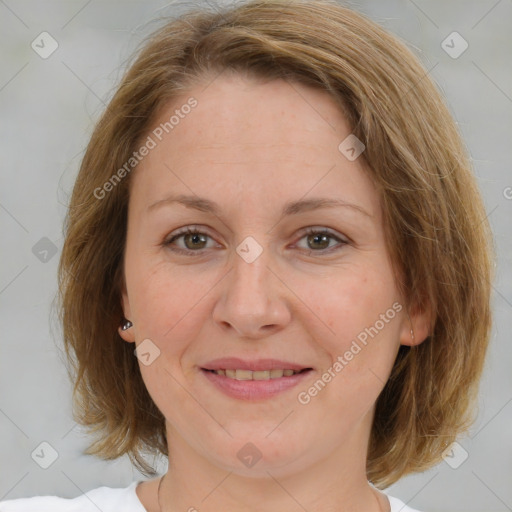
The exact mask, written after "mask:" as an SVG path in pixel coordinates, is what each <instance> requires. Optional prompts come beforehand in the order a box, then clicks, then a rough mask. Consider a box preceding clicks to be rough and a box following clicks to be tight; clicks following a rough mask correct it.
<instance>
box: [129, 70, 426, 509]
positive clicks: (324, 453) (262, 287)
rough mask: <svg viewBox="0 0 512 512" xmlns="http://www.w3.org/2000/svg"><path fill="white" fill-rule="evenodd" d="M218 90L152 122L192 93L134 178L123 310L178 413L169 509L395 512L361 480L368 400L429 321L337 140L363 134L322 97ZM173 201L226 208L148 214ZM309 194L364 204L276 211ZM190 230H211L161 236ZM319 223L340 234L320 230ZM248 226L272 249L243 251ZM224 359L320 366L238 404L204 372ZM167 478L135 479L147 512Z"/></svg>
mask: <svg viewBox="0 0 512 512" xmlns="http://www.w3.org/2000/svg"><path fill="white" fill-rule="evenodd" d="M209 82H210V81H209V80H205V81H204V85H200V86H195V87H194V88H192V89H190V91H189V92H188V93H187V94H184V95H183V96H182V97H180V98H176V99H175V101H173V103H172V104H169V105H166V107H165V109H163V110H162V111H161V112H160V116H159V119H158V120H157V122H156V123H155V125H158V124H159V123H160V122H165V121H166V120H168V119H169V117H170V116H171V115H172V113H173V112H174V110H175V109H176V108H179V107H180V105H183V104H184V103H186V101H187V99H188V98H189V97H190V96H193V97H194V98H196V99H197V101H198V105H197V106H196V107H195V108H194V109H193V110H192V111H191V112H190V114H188V115H187V116H186V117H185V118H184V119H181V120H180V123H179V124H178V125H177V126H175V127H174V129H173V131H172V132H171V133H169V134H168V135H166V136H165V137H164V138H163V140H162V141H161V142H159V144H158V145H157V146H156V147H155V148H154V149H152V150H151V151H150V152H149V154H148V155H147V156H146V157H145V158H144V159H143V160H142V162H141V163H140V164H139V166H138V167H137V169H136V171H134V173H133V175H132V178H131V179H132V180H133V181H132V183H131V194H130V202H129V214H128V234H127V241H126V252H125V262H124V263H125V288H124V293H123V309H124V313H125V317H126V318H127V319H129V320H131V321H132V322H133V324H134V325H133V327H132V328H131V329H128V330H127V331H121V330H120V334H121V336H122V337H123V339H124V340H125V341H126V342H129V343H134V342H135V343H136V344H137V345H139V344H140V343H141V342H142V341H143V340H145V339H148V338H149V339H150V340H151V341H152V342H153V343H154V344H155V345H156V346H157V347H158V348H159V350H160V356H159V357H158V358H156V359H155V360H154V362H152V363H151V364H150V365H148V366H146V365H143V364H142V363H139V364H140V369H141V372H142V376H143V379H144V382H145V384H146V386H147V388H148V391H149V393H150V395H151V397H152V398H153V400H154V401H155V403H156V404H157V406H158V407H159V409H160V410H161V411H162V413H163V414H164V416H165V418H166V429H167V439H168V442H169V446H170V460H169V470H168V472H167V474H166V475H165V478H164V480H163V484H162V489H161V498H162V509H163V510H165V511H178V510H180V511H184V510H189V509H191V507H195V508H196V509H198V510H201V512H209V511H218V510H223V511H227V512H230V511H233V512H234V511H239V510H244V511H263V510H265V511H271V512H273V511H282V510H287V511H302V510H303V509H306V510H308V511H310V512H315V511H322V512H326V511H334V510H336V511H341V510H343V511H345V510H346V511H348V510H350V511H365V512H373V511H378V510H388V509H389V502H388V500H387V498H386V497H385V496H384V495H383V494H381V493H379V492H377V491H376V490H375V489H374V488H373V487H371V486H370V485H369V484H368V482H367V479H366V473H365V464H366V454H367V444H368V439H369V436H370V430H371V423H372V417H373V413H374V405H375V402H376V399H377V397H378V395H379V393H380V391H381V390H382V388H383V386H384V384H385V382H386V380H387V378H388V377H389V374H390V372H391V369H392V366H393V362H394V359H395V357H396V354H397V351H398V348H399V346H400V344H406V345H412V344H417V343H421V342H422V341H423V340H424V339H425V338H426V336H427V334H428V326H427V321H426V317H425V316H424V315H422V314H421V313H417V314H414V315H411V316H410V318H409V317H408V315H407V313H406V311H407V309H408V308H407V305H406V304H404V302H403V299H402V297H401V296H400V294H399V292H398V290H397V287H396V285H395V280H394V277H393V271H392V267H391V262H390V260H389V256H388V253H387V251H386V246H385V239H384V230H383V225H382V214H381V211H380V208H381V207H380V202H379V197H378V195H377V192H376V190H375V187H374V185H373V183H372V181H371V179H370V178H369V176H368V174H367V172H366V171H365V169H364V165H365V164H364V161H363V158H358V159H356V160H355V161H353V162H352V161H349V160H348V159H347V158H345V156H344V155H343V154H342V153H341V152H340V151H339V150H338V145H339V144H340V142H341V141H343V140H344V139H345V138H346V137H347V136H348V135H349V134H350V133H351V130H350V127H349V126H348V124H347V122H346V120H345V119H344V117H343V115H342V114H341V112H340V110H339V108H338V107H337V106H336V104H335V103H334V101H333V100H332V99H331V97H330V96H329V95H328V94H327V93H326V92H323V91H320V90H317V89H314V88H310V87H308V86H305V85H300V84H297V83H289V82H286V81H283V80H272V81H268V82H261V81H256V80H254V79H252V78H247V77H242V76H240V75H236V74H228V73H226V72H225V73H223V74H221V75H220V76H219V77H217V78H216V79H215V80H214V81H213V82H211V83H210V84H209V85H206V84H208V83H209ZM171 193H172V194H187V195H195V196H200V197H204V198H207V199H209V200H211V201H215V202H216V203H217V204H218V205H219V209H220V211H219V213H218V215H214V214H212V213H206V212H202V211H199V210H196V209H192V208H187V207H185V206H183V205H180V204H178V203H172V204H164V205H160V206H158V207H155V208H153V209H151V210H150V211H148V206H150V205H152V204H153V203H155V202H157V201H160V200H162V199H164V198H166V197H168V196H169V195H170V194H171ZM313 197H315V198H316V197H325V198H331V199H342V200H344V201H345V202H347V203H350V204H353V205H356V206H357V207H358V208H360V209H363V210H364V211H365V212H366V214H365V213H361V212H360V211H359V210H358V209H357V208H352V207H347V206H337V207H333V208H322V209H315V210H310V211H304V212H301V213H298V214H291V215H287V216H286V217H281V210H282V208H283V206H284V204H285V203H287V202H288V201H296V200H300V199H310V198H313ZM187 226H193V227H194V226H195V227H197V228H198V231H200V232H201V233H204V234H205V235H207V237H206V238H205V239H200V240H199V242H198V241H197V239H195V240H194V239H191V238H190V237H186V236H184V237H181V238H179V239H177V240H175V241H174V242H173V243H172V245H166V243H165V242H166V241H168V240H169V239H170V238H171V236H172V235H173V234H175V233H176V231H178V229H179V228H183V227H187ZM307 227H315V228H318V231H321V230H322V229H323V230H325V229H328V230H329V231H330V232H332V234H333V236H332V237H331V238H327V239H326V240H325V239H324V240H323V241H322V239H320V241H318V239H316V240H315V238H314V235H313V236H309V237H308V235H307V234H305V233H304V228H307ZM247 236H251V237H253V238H254V239H255V240H256V241H257V242H258V244H259V245H260V246H261V248H262V253H261V255H260V256H259V257H258V258H257V259H256V260H255V261H254V262H252V263H247V262H246V261H245V260H244V259H242V257H240V256H239V254H238V253H237V252H236V247H237V246H238V245H239V244H240V243H241V242H242V240H244V239H245V237H247ZM336 237H337V238H338V239H340V240H342V241H346V243H340V242H339V241H338V239H337V238H336ZM201 240H203V241H201ZM204 240H206V243H204ZM196 247H198V248H199V249H197V248H196ZM172 248H181V249H183V250H187V249H188V253H189V254H192V256H188V255H184V254H178V253H176V252H173V250H172ZM333 248H334V249H333ZM194 251H195V252H194ZM394 303H399V304H400V305H402V306H403V308H402V310H401V311H400V312H399V313H397V314H396V316H395V317H394V318H393V319H392V320H390V321H389V322H388V323H386V325H385V327H384V328H383V329H381V330H380V331H379V333H378V335H376V336H375V337H373V339H370V342H369V343H368V344H367V345H366V346H365V347H364V348H363V349H362V350H361V351H360V352H359V353H358V354H357V355H356V356H354V358H353V359H352V360H351V361H350V362H349V363H348V364H347V365H346V366H345V367H344V368H343V370H342V371H341V372H339V373H338V374H337V375H336V377H335V378H333V379H332V381H331V382H329V383H328V384H327V385H326V386H325V388H324V389H322V391H321V392H319V393H318V394H317V396H315V397H313V398H312V399H311V401H310V402H309V403H308V404H307V405H302V404H301V403H299V402H298V400H297V394H298V393H299V392H300V391H304V390H307V389H308V388H309V387H310V386H311V385H312V384H313V383H314V382H315V381H316V380H318V378H320V376H321V375H322V373H323V372H324V371H325V370H326V369H328V368H329V367H332V366H333V363H334V362H335V361H336V359H337V357H338V356H340V355H343V354H344V352H345V351H346V350H348V349H349V348H350V345H351V343H352V341H353V340H354V339H355V338H356V336H357V335H358V334H359V333H360V332H361V331H363V330H364V328H365V327H369V326H373V325H374V324H375V322H376V321H377V320H378V319H379V315H381V314H384V313H385V312H386V310H388V309H389V308H391V307H392V305H393V304H394ZM411 329H412V330H413V331H414V339H413V338H412V336H411ZM224 356H234V357H241V358H244V359H255V358H267V357H268V358H276V359H283V360H286V361H292V362H296V363H300V364H301V365H302V366H304V367H312V368H313V372H310V375H309V376H308V378H307V381H306V382H305V383H304V385H302V384H300V385H299V386H298V387H295V388H293V389H291V390H288V391H285V392H283V393H281V394H279V395H277V396H275V397H273V398H271V399H266V400H261V401H257V402H254V401H253V402H251V401H242V400H237V399H234V398H231V397H227V396H226V395H224V394H223V393H221V392H220V391H218V390H217V389H216V388H215V387H214V386H213V385H211V384H210V383H209V382H208V381H207V380H206V379H205V377H204V375H203V374H202V373H201V371H200V369H199V368H200V367H201V365H202V364H205V363H206V362H207V361H209V360H212V359H215V358H218V357H224ZM248 442H251V443H253V444H254V445H255V446H256V447H257V449H258V450H259V452H260V453H261V459H260V460H259V461H258V462H257V463H256V464H255V465H254V466H253V467H251V468H247V467H245V466H244V465H243V464H242V463H241V462H240V460H239V459H238V457H237V452H238V451H239V450H240V449H241V448H242V447H243V446H244V445H245V444H246V443H248ZM158 483H159V480H153V481H148V482H144V483H143V484H140V485H139V486H138V488H137V494H138V496H139V499H140V501H141V502H142V504H143V505H144V507H145V508H146V509H147V510H148V511H150V512H152V511H155V512H156V511H158V510H159V505H158V500H157V484H158Z"/></svg>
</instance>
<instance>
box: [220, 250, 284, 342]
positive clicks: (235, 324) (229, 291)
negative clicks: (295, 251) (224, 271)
mask: <svg viewBox="0 0 512 512" xmlns="http://www.w3.org/2000/svg"><path fill="white" fill-rule="evenodd" d="M268 253H269V251H268V250H264V251H263V253H262V254H261V255H260V256H259V257H258V258H257V259H256V260H255V261H253V262H252V263H248V262H247V261H245V260H244V259H243V258H242V257H240V256H239V255H238V254H236V253H235V254H234V255H233V256H234V262H233V269H232V271H231V272H229V275H228V276H227V277H226V279H224V280H223V283H222V288H221V291H220V296H219V299H218V301H217V302H216V304H215V307H214V309H213V319H214V321H215V322H216V323H217V324H218V325H220V326H221V327H222V329H224V330H233V331H234V332H236V333H237V334H238V336H240V337H243V338H250V339H258V338H262V337H265V336H269V335H271V334H274V333H276V332H278V331H280V330H282V329H283V328H284V327H285V326H286V325H288V324H289V322H290V320H291V312H290V308H289V302H288V301H287V300H286V287H285V286H283V284H282V282H281V281H280V280H279V279H278V278H277V277H276V275H275V274H274V272H273V271H272V270H270V268H269V263H271V261H270V258H269V257H267V254H268Z"/></svg>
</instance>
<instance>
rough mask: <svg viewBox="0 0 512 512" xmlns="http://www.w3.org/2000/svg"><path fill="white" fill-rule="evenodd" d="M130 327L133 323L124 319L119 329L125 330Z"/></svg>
mask: <svg viewBox="0 0 512 512" xmlns="http://www.w3.org/2000/svg"><path fill="white" fill-rule="evenodd" d="M130 327H133V324H132V323H131V322H130V320H126V322H125V323H124V324H123V325H122V326H121V330H123V331H126V330H127V329H129V328H130Z"/></svg>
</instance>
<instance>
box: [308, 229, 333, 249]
mask: <svg viewBox="0 0 512 512" xmlns="http://www.w3.org/2000/svg"><path fill="white" fill-rule="evenodd" d="M309 241H313V244H315V243H320V245H321V247H320V248H321V249H325V248H326V247H328V246H329V236H328V235H326V234H325V233H324V234H317V235H310V237H309Z"/></svg>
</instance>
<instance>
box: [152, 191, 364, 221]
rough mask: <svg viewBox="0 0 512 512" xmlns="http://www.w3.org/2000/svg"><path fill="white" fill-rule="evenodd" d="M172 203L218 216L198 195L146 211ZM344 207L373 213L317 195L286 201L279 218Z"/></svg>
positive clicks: (173, 199) (176, 198)
mask: <svg viewBox="0 0 512 512" xmlns="http://www.w3.org/2000/svg"><path fill="white" fill-rule="evenodd" d="M173 204H181V205H183V206H185V207H187V208H191V209H195V210H199V211H201V212H204V213H211V214H213V215H216V216H220V214H221V209H220V207H219V205H218V204H217V203H215V202H213V201H211V200H210V199H206V198H204V197H199V196H189V195H184V194H180V195H171V196H169V197H166V198H164V199H160V200H159V201H156V202H155V203H153V204H151V205H150V206H148V211H153V210H155V209H157V208H160V207H162V206H170V205H173ZM339 207H345V208H350V209H352V210H354V211H356V212H359V213H361V214H363V215H365V216H367V217H369V218H373V215H371V214H370V213H368V212H367V211H366V210H365V209H364V208H362V207H361V206H359V205H357V204H352V203H347V202H346V201H344V200H343V199H332V198H324V197H317V198H311V199H300V200H298V201H290V202H288V203H286V204H285V205H284V207H283V209H282V212H281V218H282V217H286V216H288V215H297V214H299V213H303V212H307V211H312V210H318V209H321V208H339Z"/></svg>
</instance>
